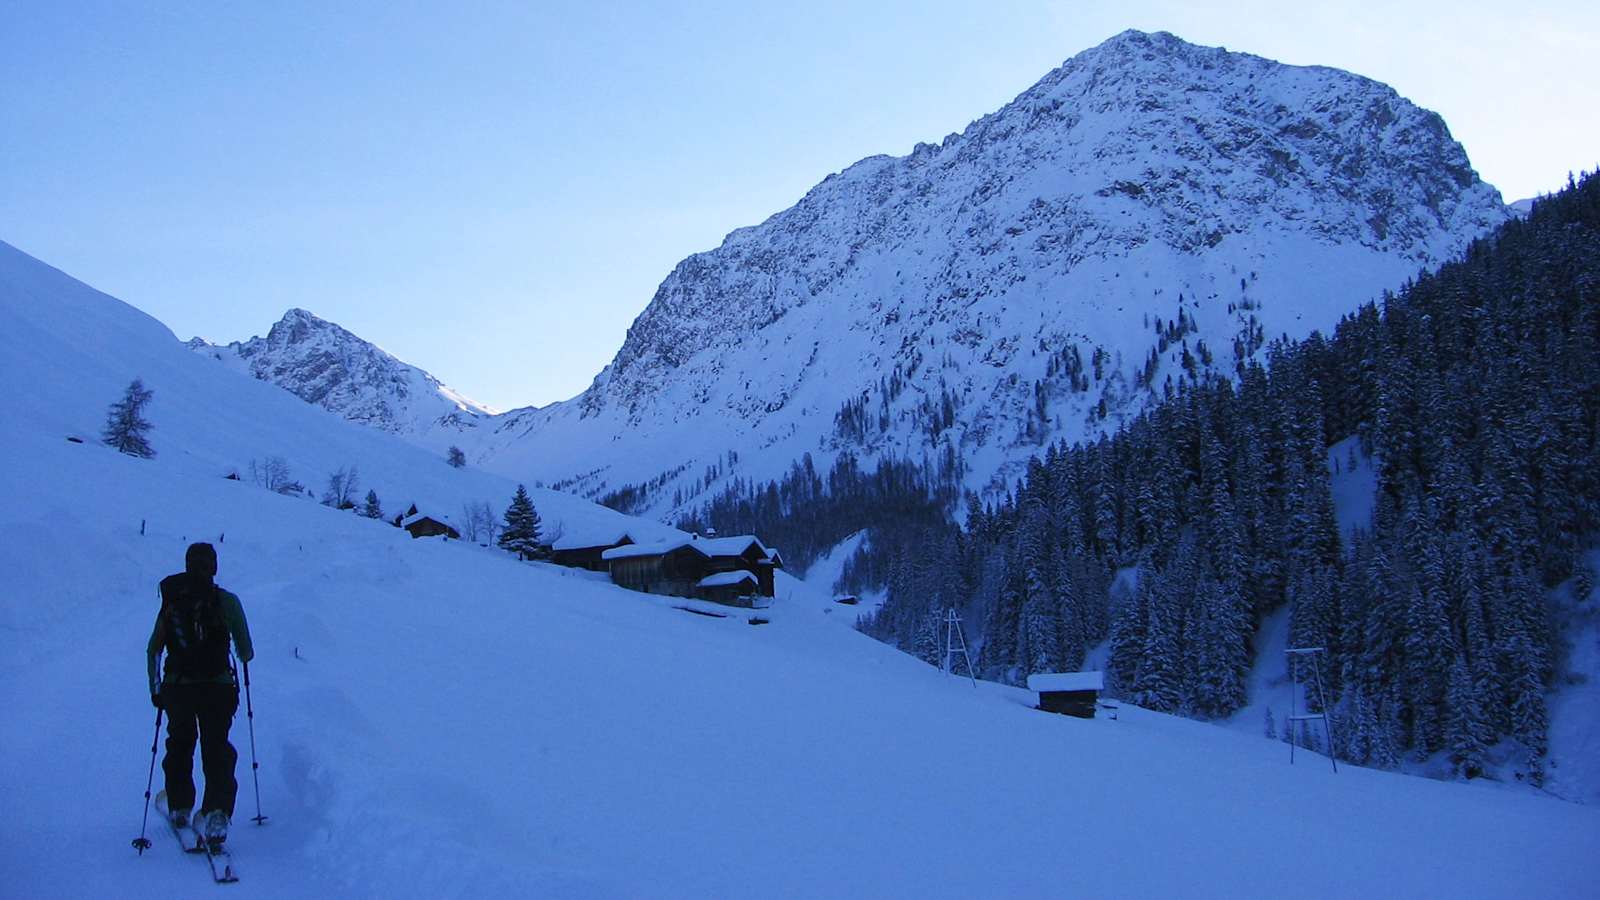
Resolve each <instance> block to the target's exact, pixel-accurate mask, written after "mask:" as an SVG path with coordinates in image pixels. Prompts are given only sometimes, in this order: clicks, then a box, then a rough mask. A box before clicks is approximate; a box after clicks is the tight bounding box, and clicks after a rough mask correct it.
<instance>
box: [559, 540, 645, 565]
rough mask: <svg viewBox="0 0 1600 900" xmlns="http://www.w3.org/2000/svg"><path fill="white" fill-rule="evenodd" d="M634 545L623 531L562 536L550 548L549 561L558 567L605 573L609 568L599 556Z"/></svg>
mask: <svg viewBox="0 0 1600 900" xmlns="http://www.w3.org/2000/svg"><path fill="white" fill-rule="evenodd" d="M633 543H635V541H634V540H633V536H632V535H630V534H628V533H627V532H625V531H622V532H607V533H593V534H575V535H570V536H563V537H562V538H561V539H560V540H558V541H556V542H555V544H554V545H552V547H551V551H550V561H551V562H553V563H555V564H556V565H558V566H567V567H569V568H573V569H588V570H590V571H592V572H605V571H607V570H608V569H609V568H610V564H609V563H607V562H606V561H605V560H604V559H603V558H601V554H603V553H605V552H606V551H607V550H614V549H616V548H618V547H627V546H630V545H632V544H633Z"/></svg>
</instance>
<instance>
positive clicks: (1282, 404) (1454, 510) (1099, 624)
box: [686, 175, 1600, 783]
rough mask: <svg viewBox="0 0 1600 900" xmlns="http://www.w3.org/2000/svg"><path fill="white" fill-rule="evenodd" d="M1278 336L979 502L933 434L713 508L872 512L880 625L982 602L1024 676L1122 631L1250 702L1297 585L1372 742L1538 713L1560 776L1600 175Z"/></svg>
mask: <svg viewBox="0 0 1600 900" xmlns="http://www.w3.org/2000/svg"><path fill="white" fill-rule="evenodd" d="M1267 355H1268V359H1267V362H1266V364H1265V365H1263V364H1261V363H1260V362H1255V361H1251V362H1248V363H1243V364H1241V365H1240V366H1239V368H1238V371H1237V372H1235V373H1234V374H1235V376H1236V377H1235V378H1231V379H1230V378H1222V377H1209V378H1201V379H1199V380H1197V381H1187V380H1185V381H1180V382H1179V384H1178V385H1177V386H1176V387H1175V388H1173V389H1170V391H1169V396H1168V397H1167V398H1166V399H1165V401H1164V402H1162V403H1160V404H1159V405H1157V406H1155V407H1154V408H1153V409H1152V411H1151V412H1149V413H1147V414H1145V415H1144V416H1142V417H1140V418H1139V419H1138V420H1136V421H1134V422H1133V423H1131V424H1129V425H1128V426H1126V427H1124V428H1122V429H1120V430H1119V431H1118V432H1117V433H1115V434H1114V435H1110V436H1106V437H1103V438H1101V439H1099V440H1097V441H1095V442H1093V443H1088V444H1078V445H1074V446H1070V447H1069V446H1061V445H1056V446H1052V447H1050V448H1048V450H1047V452H1045V453H1044V454H1043V455H1042V456H1040V457H1037V458H1035V459H1034V460H1033V461H1032V462H1031V463H1030V465H1029V467H1028V470H1027V473H1026V476H1025V477H1024V478H1023V479H1022V480H1021V481H1020V482H1019V483H1018V484H1017V485H1016V486H1015V488H1014V490H1012V491H1010V492H1008V494H1007V496H1006V497H1005V498H1004V499H1003V500H1002V501H1001V502H999V503H991V504H987V505H984V504H980V503H979V502H978V501H977V500H976V499H975V498H973V497H971V496H970V495H969V496H968V500H967V515H966V523H965V527H964V528H963V527H957V526H956V525H955V524H954V523H953V521H952V520H951V518H950V517H949V516H944V515H937V514H932V513H931V512H930V510H932V509H937V508H940V507H941V506H942V507H944V508H948V506H949V505H950V502H951V500H950V498H951V490H950V489H949V488H948V486H945V485H944V484H943V483H942V482H943V479H941V478H939V477H937V476H923V475H919V473H918V471H917V468H916V467H915V466H912V465H909V464H901V465H900V467H899V468H898V469H895V467H892V466H891V467H887V468H884V469H882V471H881V472H880V473H879V475H878V477H877V478H875V479H874V478H864V477H862V475H861V473H859V472H857V471H856V470H855V468H854V466H853V461H851V464H849V465H847V466H846V467H845V468H844V470H843V471H841V472H837V473H834V477H833V478H832V479H830V481H831V483H832V487H833V488H834V489H835V490H834V491H830V490H829V489H828V486H826V485H824V484H823V482H822V479H821V478H819V477H817V476H816V475H815V474H814V473H812V474H810V475H807V474H806V473H804V472H795V473H791V475H790V477H789V478H786V479H785V480H784V482H783V484H782V485H781V486H780V485H779V484H777V483H772V484H769V485H767V486H765V487H760V488H757V487H755V486H746V487H745V488H744V489H743V490H742V491H735V492H730V493H729V494H728V495H727V496H724V497H722V498H719V500H718V502H717V503H715V504H712V505H711V506H710V507H708V511H707V515H706V517H705V518H706V519H707V520H708V521H709V522H711V523H712V524H715V525H716V526H717V527H718V528H725V529H727V530H731V531H738V530H742V529H751V528H760V529H763V533H767V534H773V535H774V540H775V542H777V543H779V544H781V545H784V546H787V544H785V543H784V542H793V543H794V544H795V549H796V550H801V549H802V547H801V545H804V551H805V552H804V557H805V558H806V561H809V559H810V558H814V556H815V553H816V552H817V548H820V547H824V546H826V545H827V543H828V541H829V540H834V539H837V538H839V537H842V536H844V534H847V533H849V531H850V529H854V528H858V527H869V526H870V528H871V531H870V535H871V537H870V541H869V543H868V545H866V546H864V547H863V549H862V550H861V551H860V552H859V553H858V554H857V557H856V558H855V559H852V560H851V565H850V566H849V567H848V568H847V570H846V579H845V582H846V583H842V584H841V585H840V587H841V588H842V589H850V588H855V587H860V586H863V585H868V584H880V585H883V586H884V587H886V588H887V600H886V601H885V603H884V605H883V606H882V607H881V608H880V609H879V611H878V612H877V613H876V614H875V615H873V616H871V617H869V618H867V619H866V620H864V621H863V622H862V623H861V628H862V629H863V630H864V631H866V632H867V633H869V634H871V635H873V636H875V637H878V638H880V639H882V640H885V641H888V642H891V643H894V644H896V645H898V646H899V647H901V648H902V649H904V650H906V651H908V652H911V653H913V654H916V655H918V656H921V657H922V658H924V659H926V660H928V661H929V662H938V661H939V658H940V656H941V655H942V654H941V650H942V640H943V638H942V634H941V632H940V624H941V622H942V620H943V618H944V610H945V609H947V608H951V607H954V608H956V609H958V610H962V611H963V615H964V618H965V619H966V621H967V622H969V623H972V628H973V630H974V631H975V632H976V634H977V635H978V639H979V642H980V643H981V647H982V650H981V653H980V655H979V660H978V667H979V669H980V672H979V674H980V675H981V676H982V677H986V678H993V679H998V680H1002V681H1006V682H1011V683H1018V684H1020V683H1021V682H1022V681H1023V680H1025V679H1026V677H1027V675H1029V674H1030V673H1034V672H1051V671H1073V670H1077V669H1079V668H1080V667H1082V665H1083V663H1084V659H1085V654H1086V652H1088V651H1089V650H1090V649H1091V648H1093V647H1095V646H1096V645H1098V644H1100V643H1102V642H1105V641H1109V655H1108V658H1107V660H1106V664H1105V665H1106V670H1107V679H1108V688H1110V689H1111V691H1112V692H1113V693H1114V694H1116V695H1118V696H1120V697H1123V698H1125V699H1127V700H1129V701H1130V702H1134V703H1138V704H1139V705H1142V706H1145V707H1147V708H1151V709H1156V710H1162V711H1172V712H1179V713H1182V714H1185V715H1189V716H1194V717H1197V718H1218V717H1224V716H1228V715H1230V714H1232V713H1234V712H1236V711H1237V710H1238V709H1240V708H1241V707H1242V706H1244V705H1245V704H1246V702H1247V697H1246V679H1247V675H1248V673H1249V671H1250V667H1251V665H1252V661H1253V660H1254V659H1255V654H1256V651H1257V648H1256V646H1255V644H1256V637H1257V630H1258V628H1259V626H1260V624H1261V622H1262V620H1263V619H1264V617H1266V616H1267V615H1269V614H1271V613H1273V612H1274V611H1275V610H1278V609H1280V608H1282V607H1284V606H1285V605H1286V604H1287V606H1288V608H1289V617H1290V626H1289V629H1290V637H1289V640H1290V644H1291V645H1293V646H1317V647H1325V648H1327V657H1326V660H1327V661H1326V664H1325V671H1324V673H1323V675H1324V679H1325V681H1326V683H1327V686H1328V697H1329V702H1330V704H1331V705H1332V707H1333V708H1332V709H1330V710H1329V713H1330V715H1331V716H1332V718H1333V720H1334V723H1335V728H1334V740H1335V743H1336V746H1335V747H1334V750H1335V751H1336V752H1337V753H1338V754H1339V755H1340V756H1341V757H1342V758H1344V759H1347V760H1350V761H1353V762H1357V763H1362V764H1367V765H1374V766H1394V765H1396V764H1398V763H1399V762H1400V761H1401V760H1402V759H1403V758H1404V757H1405V756H1406V755H1407V754H1410V755H1412V756H1414V757H1415V758H1419V759H1421V758H1426V757H1429V756H1432V755H1434V754H1436V753H1438V752H1440V751H1448V757H1449V759H1450V760H1451V762H1452V763H1453V764H1454V765H1455V766H1456V767H1457V770H1458V771H1459V772H1460V773H1461V774H1463V775H1468V776H1470V775H1472V774H1475V773H1476V772H1477V771H1478V770H1479V767H1480V766H1481V765H1482V763H1483V761H1484V756H1485V754H1486V752H1488V750H1489V748H1491V747H1493V746H1495V745H1496V744H1498V743H1499V742H1501V741H1507V740H1509V741H1511V742H1514V743H1513V744H1511V745H1509V746H1511V747H1513V748H1514V750H1515V751H1516V752H1517V753H1518V754H1520V756H1521V758H1522V759H1523V760H1524V765H1525V767H1526V769H1527V771H1528V772H1529V774H1530V777H1531V779H1532V780H1533V781H1534V782H1535V783H1537V782H1538V781H1539V780H1540V779H1541V778H1542V774H1543V770H1542V761H1541V760H1542V755H1543V752H1544V749H1545V740H1546V731H1547V721H1546V710H1545V708H1544V690H1545V688H1546V686H1547V685H1548V684H1549V682H1550V680H1551V678H1552V676H1553V673H1554V671H1555V669H1556V663H1557V661H1558V655H1559V654H1560V653H1562V652H1563V648H1562V646H1561V643H1560V639H1559V637H1558V629H1557V627H1556V623H1555V622H1553V621H1552V609H1551V606H1550V599H1549V592H1550V591H1551V590H1552V589H1554V588H1556V587H1558V586H1561V585H1563V583H1564V582H1566V581H1567V580H1568V579H1574V582H1575V583H1576V584H1577V585H1579V586H1580V587H1579V588H1578V589H1580V590H1582V589H1583V588H1586V586H1587V585H1588V584H1590V583H1592V579H1593V578H1594V575H1593V573H1591V572H1590V571H1588V570H1587V568H1585V567H1583V566H1582V565H1580V551H1581V550H1583V549H1584V547H1585V546H1586V541H1588V540H1589V539H1590V537H1591V536H1592V535H1594V533H1595V530H1596V527H1597V526H1600V485H1597V484H1596V478H1597V473H1600V432H1597V428H1600V178H1597V177H1595V176H1593V175H1591V176H1588V177H1585V178H1584V179H1582V181H1581V183H1576V182H1575V183H1572V184H1570V185H1569V186H1568V188H1567V189H1566V190H1564V191H1563V192H1561V193H1560V194H1558V195H1555V196H1552V197H1548V198H1545V199H1543V200H1541V201H1540V202H1538V204H1537V205H1536V206H1535V208H1534V210H1533V212H1532V213H1531V215H1530V216H1528V217H1527V218H1526V219H1524V220H1519V221H1514V222H1511V223H1509V224H1507V225H1506V226H1504V227H1503V228H1502V229H1500V230H1499V231H1497V232H1496V233H1495V234H1493V235H1491V236H1490V237H1488V238H1485V239H1483V240H1480V241H1478V242H1476V243H1474V244H1473V245H1472V246H1471V247H1470V248H1469V249H1468V251H1467V252H1466V253H1465V254H1464V255H1463V256H1462V258H1459V259H1457V260H1455V261H1453V262H1451V263H1449V264H1447V265H1445V266H1443V267H1442V268H1440V269H1439V270H1438V271H1436V272H1432V273H1426V274H1422V275H1420V276H1419V277H1418V278H1417V279H1416V280H1415V281H1413V282H1411V283H1408V284H1407V285H1406V286H1404V287H1403V288H1402V289H1401V290H1400V292H1399V293H1398V294H1397V295H1387V296H1385V297H1383V298H1382V299H1381V301H1380V302H1374V303H1368V304H1366V305H1364V306H1362V307H1360V308H1359V309H1358V310H1357V311H1356V312H1354V313H1352V314H1350V315H1348V316H1346V317H1345V318H1344V319H1343V320H1342V321H1341V322H1340V324H1339V325H1338V327H1337V328H1336V330H1335V332H1334V334H1333V335H1332V336H1331V337H1325V336H1322V335H1320V334H1313V335H1312V336H1311V337H1310V338H1309V339H1307V340H1305V341H1300V342H1288V341H1279V342H1277V343H1275V344H1273V345H1272V346H1271V347H1270V348H1269V350H1268V354H1267ZM1348 438H1354V439H1355V440H1354V441H1353V442H1352V444H1351V446H1350V452H1349V454H1348V456H1347V457H1345V458H1335V459H1330V452H1329V448H1330V447H1331V446H1333V445H1334V444H1336V443H1339V442H1341V441H1345V440H1346V439H1348ZM1358 456H1359V458H1358ZM1362 462H1370V464H1371V465H1372V466H1374V468H1375V469H1376V481H1377V492H1376V493H1377V496H1376V498H1375V499H1374V511H1373V515H1372V518H1371V521H1370V522H1369V523H1364V524H1363V525H1362V527H1356V528H1353V529H1351V530H1349V531H1347V532H1345V533H1341V529H1340V528H1339V526H1338V524H1337V523H1336V521H1335V514H1334V502H1333V497H1332V495H1331V490H1330V478H1329V472H1330V469H1331V468H1333V467H1342V466H1346V465H1351V464H1360V463H1362ZM864 484H873V485H876V488H875V489H874V490H871V491H867V492H863V491H862V490H861V489H860V486H861V485H864ZM803 485H809V487H806V488H797V486H803ZM845 486H855V488H854V489H853V490H852V491H851V494H852V497H851V498H846V497H845V496H844V495H843V493H839V492H838V491H839V489H841V488H844V487H845ZM891 498H893V503H892V504H891V503H890V499H891ZM849 499H854V500H855V501H856V502H849ZM868 499H870V500H871V501H873V502H870V503H866V504H863V503H861V502H860V501H862V500H868ZM824 507H827V508H830V509H831V511H830V512H828V514H827V515H819V516H812V517H809V518H808V516H807V515H806V511H807V510H808V509H809V510H813V511H815V512H818V513H819V514H820V513H821V512H822V511H823V509H824ZM891 507H892V508H891ZM863 508H865V509H867V510H869V511H868V512H864V513H861V514H859V515H856V516H855V517H853V518H851V517H841V516H839V515H837V512H838V510H839V509H857V510H861V509H863ZM911 509H916V510H919V511H920V513H919V514H918V515H915V516H909V517H907V516H900V515H889V514H888V513H890V512H894V511H897V510H898V511H905V510H911ZM786 517H787V521H788V522H789V523H790V524H795V523H803V522H807V521H813V520H815V521H823V520H826V521H829V522H831V523H833V527H832V528H830V529H827V531H828V533H827V534H823V533H821V532H819V531H818V530H816V529H809V528H806V527H799V526H797V527H796V528H794V529H785V528H784V527H783V525H782V524H780V523H781V522H782V520H784V519H785V518H786ZM847 518H848V519H850V521H849V522H848V523H845V519H847ZM686 524H689V525H695V524H699V523H698V522H691V523H686ZM786 531H788V532H789V533H785V532H786ZM1313 702H1315V700H1314V698H1313ZM1313 709H1314V711H1315V709H1316V708H1315V707H1313Z"/></svg>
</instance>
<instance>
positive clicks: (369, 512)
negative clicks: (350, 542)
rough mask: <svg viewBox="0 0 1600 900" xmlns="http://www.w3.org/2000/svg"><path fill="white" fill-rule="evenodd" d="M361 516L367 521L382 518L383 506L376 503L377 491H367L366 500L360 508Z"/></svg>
mask: <svg viewBox="0 0 1600 900" xmlns="http://www.w3.org/2000/svg"><path fill="white" fill-rule="evenodd" d="M361 514H362V515H363V516H366V517H367V518H369V519H381V518H383V506H382V505H380V504H379V503H378V492H377V491H374V490H368V491H367V499H366V502H365V503H363V504H362V506H361Z"/></svg>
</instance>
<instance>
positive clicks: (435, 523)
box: [400, 507, 461, 541]
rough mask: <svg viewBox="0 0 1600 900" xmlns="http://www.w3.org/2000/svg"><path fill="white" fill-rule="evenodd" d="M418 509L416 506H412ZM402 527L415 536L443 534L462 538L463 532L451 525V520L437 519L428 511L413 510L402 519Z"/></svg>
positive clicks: (457, 538)
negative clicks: (427, 512)
mask: <svg viewBox="0 0 1600 900" xmlns="http://www.w3.org/2000/svg"><path fill="white" fill-rule="evenodd" d="M412 509H416V507H412ZM400 527H401V528H404V529H405V530H406V531H409V532H411V536H412V537H414V538H424V537H433V536H434V535H439V534H442V535H444V536H445V537H447V538H455V539H456V540H458V541H459V540H461V532H459V531H457V530H455V528H453V527H451V525H450V523H449V522H446V521H444V520H443V519H437V518H434V517H433V516H430V515H428V514H426V513H419V512H413V513H411V514H410V515H408V516H406V517H405V518H403V519H401V520H400Z"/></svg>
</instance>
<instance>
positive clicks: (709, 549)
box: [600, 534, 771, 559]
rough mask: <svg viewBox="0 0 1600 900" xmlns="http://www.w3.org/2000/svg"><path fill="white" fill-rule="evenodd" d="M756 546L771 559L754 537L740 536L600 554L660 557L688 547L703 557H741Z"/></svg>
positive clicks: (606, 556) (634, 546)
mask: <svg viewBox="0 0 1600 900" xmlns="http://www.w3.org/2000/svg"><path fill="white" fill-rule="evenodd" d="M752 544H754V545H755V546H756V547H757V548H758V549H759V550H760V551H761V556H762V558H763V559H766V558H768V557H770V555H771V552H770V551H769V550H767V548H766V546H765V545H763V544H762V543H761V542H760V541H759V540H756V538H755V536H754V535H749V534H746V535H740V536H739V537H725V538H695V537H683V538H675V539H673V540H670V541H656V542H655V543H651V544H629V545H628V546H626V547H613V548H611V549H610V550H607V551H605V552H604V553H602V554H600V558H601V559H632V558H634V557H639V556H660V555H661V554H664V553H671V552H672V551H674V550H677V549H680V548H682V547H688V548H689V549H691V550H694V551H695V552H696V553H699V554H700V555H701V556H706V557H712V556H739V555H741V554H743V553H744V552H745V551H746V550H748V549H750V546H751V545H752Z"/></svg>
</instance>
